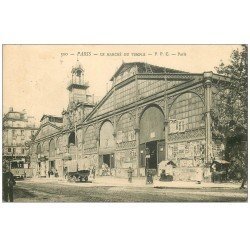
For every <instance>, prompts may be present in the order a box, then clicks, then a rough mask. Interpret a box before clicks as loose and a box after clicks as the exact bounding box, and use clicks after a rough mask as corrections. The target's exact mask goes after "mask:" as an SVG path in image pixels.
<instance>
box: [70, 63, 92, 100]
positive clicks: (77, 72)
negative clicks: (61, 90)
mask: <svg viewBox="0 0 250 250" xmlns="http://www.w3.org/2000/svg"><path fill="white" fill-rule="evenodd" d="M88 88H89V84H88V83H87V82H85V80H84V69H83V67H82V65H81V63H80V62H79V61H78V60H77V63H76V65H75V66H73V67H72V70H71V80H70V81H69V84H68V87H67V89H68V91H69V104H73V103H79V102H80V103H86V102H88V101H87V89H88Z"/></svg>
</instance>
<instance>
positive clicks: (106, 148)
mask: <svg viewBox="0 0 250 250" xmlns="http://www.w3.org/2000/svg"><path fill="white" fill-rule="evenodd" d="M71 74H72V79H71V80H70V81H69V83H68V86H67V90H68V91H69V103H68V107H67V109H66V110H64V111H63V112H62V117H55V116H52V115H44V116H43V117H42V119H41V125H40V128H39V130H38V132H37V134H36V136H35V140H34V141H33V144H32V148H31V164H32V167H33V168H34V169H35V173H36V174H38V175H39V176H46V174H47V171H48V170H52V171H53V170H56V171H57V172H58V174H59V176H64V175H65V173H66V172H67V171H76V170H77V169H78V170H81V169H89V168H93V167H95V168H96V170H97V175H98V173H99V174H100V173H101V171H98V170H101V166H102V164H103V163H106V164H107V165H108V166H109V168H110V172H111V174H112V175H113V176H117V177H125V176H127V171H128V168H129V167H132V168H133V170H134V171H133V175H134V176H145V169H146V168H149V169H155V170H157V167H158V164H159V163H160V162H161V161H163V160H172V161H173V162H174V163H175V164H176V168H174V180H195V178H196V177H195V175H196V173H197V169H201V170H202V171H203V172H204V173H205V175H204V176H205V177H206V174H207V176H208V175H209V171H208V170H209V168H208V165H209V163H211V161H212V159H213V158H216V157H218V158H223V149H224V145H223V143H222V141H221V140H220V139H219V138H215V137H214V136H213V133H212V129H213V126H212V125H213V124H212V118H211V112H212V111H213V110H214V109H216V107H217V104H218V101H219V100H218V98H216V94H217V92H218V88H220V87H221V86H225V85H227V84H228V82H229V79H228V78H226V77H224V76H220V75H217V74H214V73H212V72H205V73H199V74H198V73H197V74H194V73H187V72H183V71H179V70H174V69H169V68H165V67H159V66H155V65H150V64H147V63H143V62H132V63H123V64H122V65H121V66H120V68H119V69H118V70H117V71H116V72H115V74H114V75H113V76H112V78H111V81H112V88H111V89H110V90H109V91H108V93H107V94H106V95H105V96H104V97H103V99H102V100H101V101H99V102H98V103H94V100H93V96H92V95H90V94H89V93H88V88H89V84H88V83H87V82H86V81H85V79H84V69H83V67H82V65H81V64H80V63H79V62H77V64H76V65H75V66H74V67H73V68H72V71H71Z"/></svg>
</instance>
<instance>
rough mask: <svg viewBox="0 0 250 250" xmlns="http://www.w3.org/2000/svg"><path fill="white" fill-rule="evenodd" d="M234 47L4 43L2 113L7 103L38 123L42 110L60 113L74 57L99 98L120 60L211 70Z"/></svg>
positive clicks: (90, 90) (185, 68) (92, 90)
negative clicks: (24, 112)
mask: <svg viewBox="0 0 250 250" xmlns="http://www.w3.org/2000/svg"><path fill="white" fill-rule="evenodd" d="M237 48H240V46H239V45H4V46H3V112H4V113H6V112H7V111H8V109H9V107H13V108H14V110H16V111H22V110H23V109H25V110H26V111H27V114H28V115H29V116H34V117H35V118H36V121H37V122H39V121H40V119H41V117H42V115H43V114H51V115H58V116H61V112H62V110H63V109H65V108H67V105H68V99H69V97H68V90H67V89H66V88H67V84H68V81H69V80H70V75H71V69H72V66H73V65H75V64H76V62H77V59H78V60H79V62H80V63H81V64H82V65H83V68H84V70H85V76H84V78H85V80H86V81H88V82H89V85H90V88H89V94H94V95H95V96H96V97H98V98H100V97H103V96H104V95H105V93H106V91H107V83H108V84H109V85H108V86H111V84H110V82H109V81H110V78H111V77H112V75H113V74H114V73H115V72H116V70H117V69H118V68H119V67H120V66H121V64H122V63H123V62H133V61H141V62H147V63H150V64H154V65H158V66H163V67H167V68H173V69H178V70H183V71H187V72H190V73H203V72H205V71H213V72H215V69H214V67H215V66H218V65H219V64H220V62H221V61H223V62H224V63H225V64H227V63H229V60H230V55H231V53H232V51H233V50H234V49H237ZM101 53H103V54H102V55H101ZM111 53H115V54H111ZM77 55H78V56H77Z"/></svg>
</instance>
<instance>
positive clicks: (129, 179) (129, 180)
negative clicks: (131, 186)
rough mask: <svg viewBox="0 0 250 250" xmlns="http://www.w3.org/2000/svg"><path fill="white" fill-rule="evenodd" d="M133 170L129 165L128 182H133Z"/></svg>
mask: <svg viewBox="0 0 250 250" xmlns="http://www.w3.org/2000/svg"><path fill="white" fill-rule="evenodd" d="M133 172H134V170H133V169H132V168H131V167H129V168H128V182H130V183H132V176H133Z"/></svg>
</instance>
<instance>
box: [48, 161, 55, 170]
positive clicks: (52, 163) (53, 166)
mask: <svg viewBox="0 0 250 250" xmlns="http://www.w3.org/2000/svg"><path fill="white" fill-rule="evenodd" d="M49 165H50V169H49V170H50V171H51V170H54V169H55V161H50V164H49Z"/></svg>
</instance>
